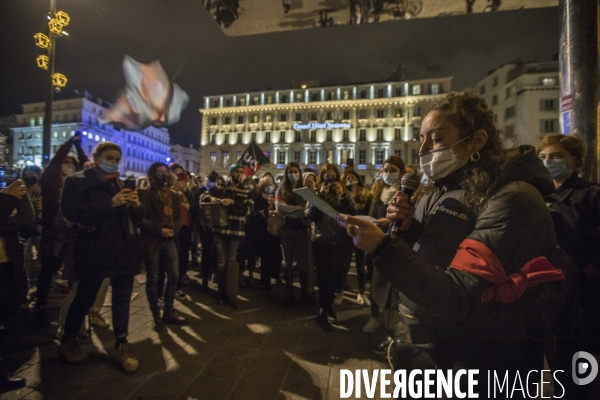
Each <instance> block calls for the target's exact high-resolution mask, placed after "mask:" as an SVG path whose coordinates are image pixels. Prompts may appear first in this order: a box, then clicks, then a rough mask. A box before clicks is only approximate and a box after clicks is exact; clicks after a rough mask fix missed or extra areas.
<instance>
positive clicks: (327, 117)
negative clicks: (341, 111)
mask: <svg viewBox="0 0 600 400" xmlns="http://www.w3.org/2000/svg"><path fill="white" fill-rule="evenodd" d="M325 119H326V120H327V121H333V112H332V111H327V115H326V117H325Z"/></svg>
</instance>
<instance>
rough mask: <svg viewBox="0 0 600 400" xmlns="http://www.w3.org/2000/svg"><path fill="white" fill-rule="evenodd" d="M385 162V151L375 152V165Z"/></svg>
mask: <svg viewBox="0 0 600 400" xmlns="http://www.w3.org/2000/svg"><path fill="white" fill-rule="evenodd" d="M384 161H385V149H377V150H375V164H376V165H381V164H383V162H384Z"/></svg>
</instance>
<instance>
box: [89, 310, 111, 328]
mask: <svg viewBox="0 0 600 400" xmlns="http://www.w3.org/2000/svg"><path fill="white" fill-rule="evenodd" d="M90 322H91V323H92V325H93V326H95V327H96V328H108V327H109V326H110V323H109V322H108V321H107V320H106V319H105V318H104V317H103V316H102V315H100V313H98V312H91V313H90Z"/></svg>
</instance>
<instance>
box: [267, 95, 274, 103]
mask: <svg viewBox="0 0 600 400" xmlns="http://www.w3.org/2000/svg"><path fill="white" fill-rule="evenodd" d="M267 104H273V96H267Z"/></svg>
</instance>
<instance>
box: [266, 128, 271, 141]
mask: <svg viewBox="0 0 600 400" xmlns="http://www.w3.org/2000/svg"><path fill="white" fill-rule="evenodd" d="M265 143H271V132H270V131H267V132H265Z"/></svg>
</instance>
